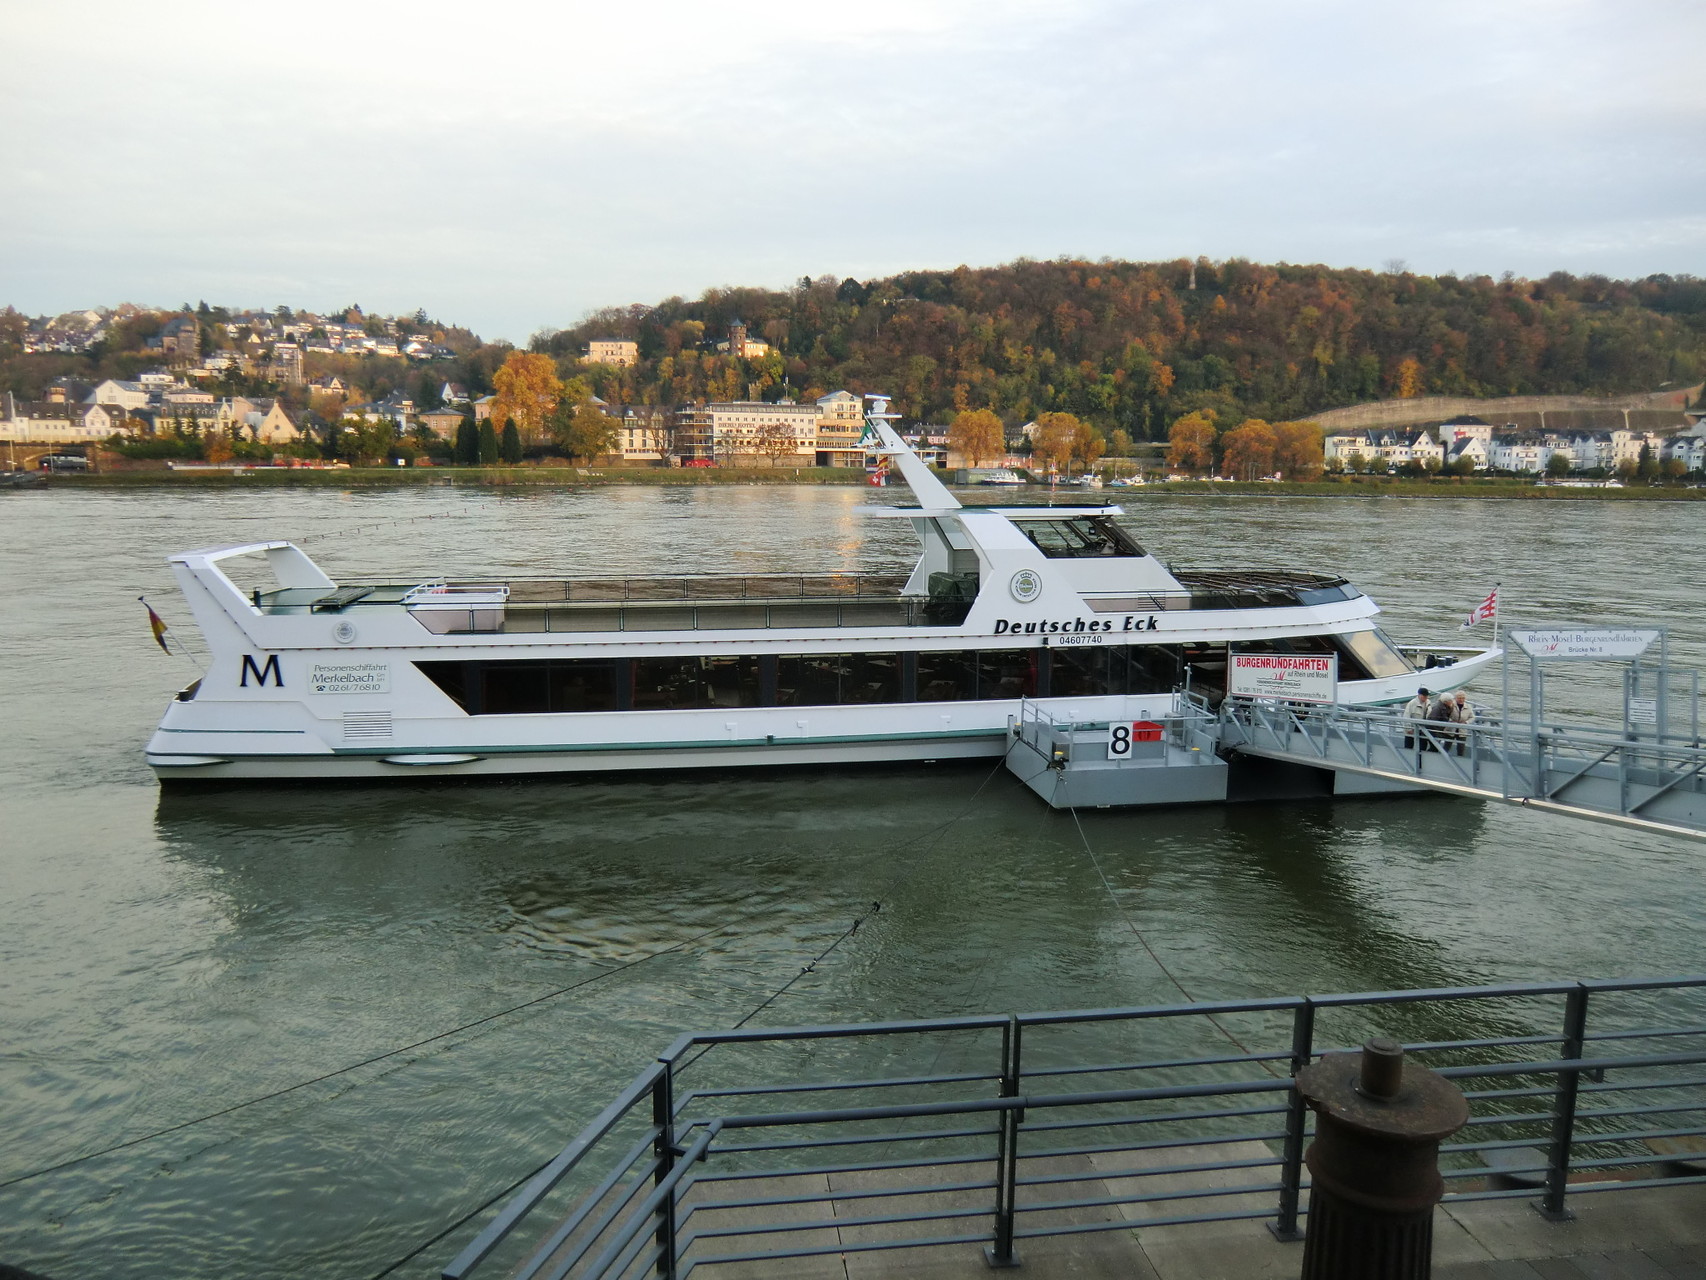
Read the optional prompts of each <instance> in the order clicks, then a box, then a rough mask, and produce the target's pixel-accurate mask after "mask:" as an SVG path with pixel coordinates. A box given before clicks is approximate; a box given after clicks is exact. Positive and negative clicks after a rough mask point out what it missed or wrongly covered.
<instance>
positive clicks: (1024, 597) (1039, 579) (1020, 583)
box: [1007, 569, 1043, 604]
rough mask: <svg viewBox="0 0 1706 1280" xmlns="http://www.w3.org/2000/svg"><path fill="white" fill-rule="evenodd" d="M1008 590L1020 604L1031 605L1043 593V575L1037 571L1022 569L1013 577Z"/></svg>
mask: <svg viewBox="0 0 1706 1280" xmlns="http://www.w3.org/2000/svg"><path fill="white" fill-rule="evenodd" d="M1007 590H1008V591H1010V592H1012V594H1013V598H1014V599H1015V600H1017V601H1018V602H1019V603H1020V604H1030V603H1031V601H1033V600H1035V599H1036V598H1037V597H1038V596H1040V595H1042V593H1043V575H1042V574H1040V573H1038V572H1037V571H1036V570H1035V569H1021V570H1019V572H1018V573H1015V574H1014V575H1013V579H1012V581H1011V582H1009V583H1008V584H1007Z"/></svg>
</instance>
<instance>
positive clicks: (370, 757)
mask: <svg viewBox="0 0 1706 1280" xmlns="http://www.w3.org/2000/svg"><path fill="white" fill-rule="evenodd" d="M1492 657H1493V654H1491V653H1489V654H1484V655H1479V656H1477V657H1474V658H1470V659H1467V660H1465V661H1462V662H1459V663H1457V664H1456V665H1454V666H1451V667H1443V668H1438V669H1436V670H1433V671H1428V672H1426V673H1423V675H1424V678H1426V679H1428V681H1429V684H1430V687H1432V688H1436V689H1454V688H1457V687H1460V686H1461V685H1464V684H1466V683H1468V682H1469V681H1470V680H1471V679H1473V678H1474V676H1475V675H1476V674H1477V673H1478V672H1479V671H1481V670H1482V669H1483V668H1484V667H1485V665H1486V663H1487V662H1489V661H1490V660H1491V659H1492ZM1416 681H1417V676H1416V675H1415V674H1407V675H1404V676H1401V677H1389V678H1387V679H1384V680H1364V681H1356V682H1349V683H1346V684H1344V685H1342V686H1340V695H1341V701H1342V702H1344V703H1346V704H1348V705H1358V706H1379V705H1393V704H1397V703H1400V702H1403V701H1405V700H1407V699H1408V698H1409V697H1410V696H1411V695H1412V694H1413V693H1414V692H1415V685H1416ZM1031 705H1034V706H1040V707H1042V708H1044V709H1045V710H1046V711H1047V712H1048V713H1049V714H1050V715H1051V716H1053V717H1054V718H1056V719H1061V720H1076V721H1080V722H1083V723H1107V722H1110V721H1120V720H1139V719H1148V718H1151V717H1156V716H1163V715H1166V714H1167V712H1168V711H1169V709H1170V708H1171V707H1172V705H1173V695H1171V694H1126V695H1106V696H1095V697H1068V698H1045V699H1038V700H1033V702H1032V704H1031ZM1021 706H1022V703H1021V701H1020V700H1019V699H999V700H991V701H984V702H952V703H902V704H878V705H865V706H824V707H743V708H728V709H724V708H706V709H698V710H690V711H613V712H596V713H582V714H574V715H524V716H469V717H462V718H458V719H449V718H445V717H423V718H420V719H413V720H411V719H407V718H403V716H402V715H401V714H399V716H398V717H397V718H395V719H394V721H393V722H392V727H391V730H390V736H389V737H388V738H387V739H386V740H385V741H383V742H368V741H360V742H354V743H352V742H348V741H343V740H340V739H341V737H342V735H343V734H345V733H347V732H348V730H347V728H346V726H345V725H344V724H343V723H341V722H339V721H336V720H327V719H317V718H314V717H312V716H311V715H310V714H309V712H308V709H307V708H306V707H305V706H303V705H302V704H299V703H291V702H273V703H271V704H270V705H269V710H270V711H271V712H272V715H273V719H272V720H271V722H270V724H269V725H268V726H267V727H266V728H265V729H264V730H261V731H257V727H256V724H255V717H256V710H257V708H256V704H254V703H204V704H198V703H196V702H189V703H175V704H173V706H172V707H171V708H170V709H169V710H168V713H167V717H166V721H165V722H164V723H162V725H161V728H160V729H159V731H157V732H156V733H155V735H154V737H153V738H152V739H151V740H150V741H149V743H148V748H147V753H146V759H147V763H148V764H149V766H150V767H151V768H152V769H153V770H154V772H155V773H156V775H157V776H158V777H159V778H160V779H161V780H162V781H163V782H172V783H185V784H196V783H204V782H213V781H230V780H247V781H265V780H279V781H291V780H328V779H407V778H411V777H412V778H433V777H469V778H517V777H527V776H533V775H549V774H572V773H628V772H647V773H650V772H656V771H661V770H697V769H743V768H787V767H796V766H819V767H835V766H839V765H857V764H885V763H886V764H894V763H905V762H907V761H929V760H950V759H978V758H993V757H996V756H999V755H1001V754H1003V753H1004V752H1005V750H1006V746H1007V739H1008V736H1009V734H1010V732H1011V727H1012V725H1013V723H1014V721H1015V720H1016V719H1017V718H1018V716H1019V714H1020V710H1021ZM402 710H403V709H402V708H401V707H399V708H398V711H399V712H402ZM363 732H367V730H365V729H364V730H363Z"/></svg>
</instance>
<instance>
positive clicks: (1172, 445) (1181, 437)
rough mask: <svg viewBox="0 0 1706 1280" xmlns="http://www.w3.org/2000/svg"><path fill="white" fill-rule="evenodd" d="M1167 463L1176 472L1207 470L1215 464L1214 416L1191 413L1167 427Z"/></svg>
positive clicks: (1200, 411)
mask: <svg viewBox="0 0 1706 1280" xmlns="http://www.w3.org/2000/svg"><path fill="white" fill-rule="evenodd" d="M1167 465H1168V466H1169V467H1171V468H1173V469H1174V470H1175V471H1207V470H1208V469H1209V468H1210V467H1212V466H1213V465H1214V415H1213V414H1212V413H1210V412H1208V411H1207V410H1199V411H1198V412H1196V413H1187V414H1186V415H1185V416H1184V417H1182V418H1180V419H1179V420H1178V421H1177V422H1175V423H1174V424H1173V425H1172V426H1171V427H1169V428H1168V430H1167Z"/></svg>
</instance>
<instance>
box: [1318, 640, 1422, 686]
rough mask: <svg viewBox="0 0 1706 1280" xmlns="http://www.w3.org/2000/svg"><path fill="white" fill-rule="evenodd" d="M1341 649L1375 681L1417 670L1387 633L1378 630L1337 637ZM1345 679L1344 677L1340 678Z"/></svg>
mask: <svg viewBox="0 0 1706 1280" xmlns="http://www.w3.org/2000/svg"><path fill="white" fill-rule="evenodd" d="M1334 639H1335V640H1336V641H1337V642H1338V644H1339V647H1340V649H1341V650H1342V651H1343V652H1345V653H1347V654H1349V655H1351V656H1352V657H1354V658H1355V659H1356V661H1357V665H1359V666H1360V667H1362V669H1363V670H1364V671H1366V672H1367V673H1368V676H1369V677H1370V678H1373V679H1376V680H1378V679H1380V678H1381V677H1383V676H1401V675H1407V674H1409V673H1410V672H1412V671H1414V670H1415V669H1416V667H1415V664H1414V663H1412V662H1411V661H1410V660H1409V659H1408V658H1406V657H1405V656H1404V655H1403V654H1402V653H1400V652H1399V650H1398V646H1397V645H1395V644H1393V643H1392V641H1391V639H1390V638H1389V637H1388V636H1387V635H1386V633H1385V632H1383V631H1380V630H1378V629H1376V630H1373V631H1353V632H1351V633H1350V634H1349V635H1342V636H1335V637H1334ZM1340 678H1341V679H1343V678H1344V676H1343V675H1341V677H1340Z"/></svg>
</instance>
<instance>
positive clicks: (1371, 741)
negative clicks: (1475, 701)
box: [1219, 628, 1706, 839]
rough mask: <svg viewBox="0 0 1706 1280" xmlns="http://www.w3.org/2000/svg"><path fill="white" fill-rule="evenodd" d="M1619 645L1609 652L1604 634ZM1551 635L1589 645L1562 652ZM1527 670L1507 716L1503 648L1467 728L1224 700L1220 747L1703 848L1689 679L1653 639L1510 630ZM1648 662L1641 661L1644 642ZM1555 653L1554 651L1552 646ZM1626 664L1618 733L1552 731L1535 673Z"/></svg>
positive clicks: (1704, 763) (1694, 703)
mask: <svg viewBox="0 0 1706 1280" xmlns="http://www.w3.org/2000/svg"><path fill="white" fill-rule="evenodd" d="M1608 634H1609V635H1615V636H1618V637H1632V638H1627V639H1624V640H1623V642H1622V651H1619V650H1618V649H1617V645H1616V644H1615V643H1611V644H1610V648H1611V649H1612V652H1610V653H1606V652H1605V651H1604V650H1605V649H1606V648H1607V646H1608V643H1609V642H1606V641H1605V640H1604V639H1603V637H1604V636H1605V635H1608ZM1559 636H1566V637H1568V636H1577V637H1586V639H1585V640H1578V641H1577V642H1576V643H1575V649H1576V650H1577V651H1570V644H1569V642H1568V641H1565V642H1559V641H1558V639H1557V637H1559ZM1511 639H1512V640H1513V642H1514V643H1515V645H1516V648H1517V649H1518V651H1519V652H1520V654H1521V656H1522V657H1525V658H1526V659H1527V661H1528V680H1527V686H1528V687H1527V691H1526V694H1527V696H1526V699H1525V702H1526V706H1524V707H1517V708H1514V709H1513V706H1512V700H1513V693H1521V688H1520V685H1519V686H1518V687H1517V688H1516V689H1514V690H1513V686H1512V679H1511V677H1512V655H1511V651H1510V650H1509V649H1507V650H1506V656H1505V659H1504V668H1503V685H1502V688H1501V691H1500V697H1499V703H1498V707H1497V709H1496V710H1494V711H1492V712H1491V713H1484V714H1483V715H1481V716H1480V717H1478V719H1477V721H1476V722H1474V723H1470V724H1450V723H1439V722H1435V721H1430V720H1412V719H1405V718H1404V717H1403V716H1402V714H1401V713H1400V712H1398V711H1395V710H1392V709H1390V708H1374V709H1368V708H1349V707H1340V706H1337V705H1319V704H1309V703H1300V702H1286V701H1279V700H1271V699H1259V698H1238V697H1229V698H1227V699H1226V700H1225V702H1223V703H1222V704H1221V707H1220V724H1219V749H1220V751H1221V753H1222V754H1223V755H1229V756H1233V757H1237V756H1252V757H1258V758H1262V759H1267V760H1275V761H1281V762H1287V763H1292V764H1304V765H1310V766H1313V767H1316V768H1323V769H1331V770H1335V771H1338V772H1346V773H1352V774H1359V775H1362V776H1364V777H1367V778H1372V779H1378V780H1380V781H1383V782H1387V783H1392V784H1400V785H1402V784H1409V785H1413V786H1417V787H1424V788H1427V789H1429V790H1433V791H1443V792H1449V793H1451V794H1455V795H1461V796H1472V797H1475V798H1476V799H1481V800H1500V801H1505V802H1508V803H1512V804H1519V805H1522V806H1524V807H1527V808H1531V809H1540V810H1544V811H1547V812H1552V813H1558V814H1564V815H1568V816H1571V817H1577V818H1589V819H1593V820H1596V821H1601V822H1610V823H1616V824H1619V825H1622V826H1628V827H1636V828H1641V829H1644V830H1648V831H1658V832H1662V833H1664V834H1667V835H1679V836H1686V837H1690V838H1693V839H1706V746H1703V745H1702V741H1701V726H1700V686H1699V674H1698V673H1697V672H1689V673H1687V674H1688V679H1687V680H1686V681H1685V680H1683V679H1681V678H1680V677H1679V674H1678V673H1677V672H1675V671H1673V670H1672V669H1671V667H1670V665H1669V663H1668V661H1667V660H1666V658H1665V657H1664V654H1663V649H1664V645H1663V639H1664V637H1663V632H1662V631H1646V632H1640V631H1628V632H1620V633H1602V632H1586V631H1581V630H1574V631H1572V630H1571V629H1567V628H1551V629H1548V630H1546V631H1518V632H1513V633H1512V636H1511ZM1655 639H1656V640H1658V641H1659V642H1660V658H1659V660H1658V662H1657V663H1656V664H1654V663H1652V662H1650V661H1649V662H1643V659H1642V655H1643V654H1645V653H1646V652H1647V651H1648V650H1649V649H1650V648H1651V647H1652V644H1653V641H1654V640H1655ZM1560 649H1562V650H1563V651H1562V652H1560V651H1559V650H1560ZM1607 657H1611V658H1627V659H1628V660H1629V661H1628V665H1627V668H1626V670H1625V672H1624V677H1623V717H1622V723H1621V724H1618V725H1614V726H1613V725H1599V726H1595V725H1581V724H1562V723H1557V722H1554V721H1551V720H1549V719H1548V718H1547V717H1546V714H1545V709H1544V704H1545V694H1544V687H1545V686H1544V676H1543V671H1542V665H1541V664H1542V663H1544V662H1547V661H1551V660H1560V659H1583V658H1588V659H1592V658H1601V659H1603V658H1607Z"/></svg>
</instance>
